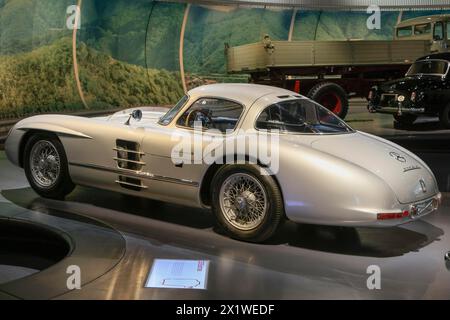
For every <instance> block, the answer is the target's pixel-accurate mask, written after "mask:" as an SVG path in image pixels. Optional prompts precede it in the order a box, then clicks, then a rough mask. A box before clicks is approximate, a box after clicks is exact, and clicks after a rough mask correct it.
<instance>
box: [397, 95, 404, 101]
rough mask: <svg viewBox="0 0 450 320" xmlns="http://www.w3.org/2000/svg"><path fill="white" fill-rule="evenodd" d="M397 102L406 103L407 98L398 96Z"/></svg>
mask: <svg viewBox="0 0 450 320" xmlns="http://www.w3.org/2000/svg"><path fill="white" fill-rule="evenodd" d="M397 100H398V101H399V102H403V101H405V96H398V98H397Z"/></svg>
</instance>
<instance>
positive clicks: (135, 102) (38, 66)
mask: <svg viewBox="0 0 450 320" xmlns="http://www.w3.org/2000/svg"><path fill="white" fill-rule="evenodd" d="M77 52H78V54H77V57H78V63H79V72H80V81H81V84H82V88H83V92H84V95H85V98H86V101H87V103H88V105H89V107H90V108H92V109H109V108H115V107H130V106H141V105H154V104H172V103H175V102H176V101H177V99H178V98H179V97H180V96H181V95H182V94H183V90H182V88H181V85H180V79H179V74H178V73H174V72H168V71H165V70H153V69H149V70H146V69H145V68H142V67H140V66H135V65H130V64H126V63H123V62H119V61H117V60H114V59H113V58H111V57H110V56H108V55H106V54H103V53H99V52H98V51H96V50H93V49H91V48H89V47H87V46H86V45H85V44H84V43H81V44H80V45H79V48H78V50H77ZM74 79H75V78H74V73H73V63H72V47H71V41H70V39H61V40H58V41H57V42H55V43H54V44H52V45H49V46H43V47H41V48H39V49H36V50H34V51H32V52H29V53H24V54H19V55H15V56H2V57H0V118H2V119H5V118H16V117H24V116H27V115H30V114H34V113H44V112H65V111H75V110H82V109H83V108H84V106H83V104H82V103H81V100H80V97H79V95H78V91H77V87H76V83H75V80H74Z"/></svg>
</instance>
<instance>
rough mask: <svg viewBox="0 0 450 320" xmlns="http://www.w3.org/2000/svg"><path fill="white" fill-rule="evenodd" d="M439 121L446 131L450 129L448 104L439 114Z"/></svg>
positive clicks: (449, 106)
mask: <svg viewBox="0 0 450 320" xmlns="http://www.w3.org/2000/svg"><path fill="white" fill-rule="evenodd" d="M439 121H440V122H441V124H442V126H443V127H444V128H446V129H450V104H448V105H447V106H446V107H445V108H444V109H442V110H441V112H440V114H439Z"/></svg>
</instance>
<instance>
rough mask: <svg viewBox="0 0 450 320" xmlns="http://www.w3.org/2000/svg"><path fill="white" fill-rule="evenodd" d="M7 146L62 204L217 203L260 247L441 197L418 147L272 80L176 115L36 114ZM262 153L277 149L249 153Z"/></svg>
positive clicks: (412, 209) (399, 217) (199, 93)
mask: <svg viewBox="0 0 450 320" xmlns="http://www.w3.org/2000/svg"><path fill="white" fill-rule="evenodd" d="M260 136H264V138H263V139H261V138H260ZM255 137H256V139H255ZM258 137H259V138H258ZM246 138H248V139H246ZM252 139H253V140H252ZM242 141H244V143H241V144H240V146H241V147H239V143H240V142H242ZM261 141H265V142H264V143H262V142H261ZM268 142H269V143H268ZM260 143H262V144H268V145H269V147H267V146H265V148H261V146H260V145H259V144H260ZM211 145H213V146H214V147H211ZM230 145H231V147H230ZM242 146H243V147H242ZM266 147H267V148H266ZM5 148H6V154H7V156H8V158H9V160H10V161H11V162H12V163H14V164H16V165H17V166H20V167H22V168H24V170H25V173H26V176H27V178H28V180H29V183H30V185H31V187H32V188H33V189H34V190H35V191H36V192H37V193H38V194H39V195H41V196H43V197H49V198H57V199H63V198H64V197H65V196H66V195H67V194H68V193H70V192H71V191H72V190H73V188H74V187H75V185H84V186H90V187H96V188H101V189H108V190H111V191H117V192H122V193H126V194H130V195H136V196H142V197H146V198H151V199H156V200H161V201H167V202H173V203H178V204H182V205H186V206H194V207H202V208H211V209H212V211H213V212H214V214H215V216H216V218H217V222H218V224H219V225H220V226H221V227H222V228H223V230H224V231H225V232H226V233H227V234H228V235H230V236H231V237H234V238H237V239H241V240H246V241H254V242H260V241H264V240H266V239H268V238H269V237H270V236H272V235H273V234H274V232H275V231H276V230H277V228H278V227H279V226H280V224H281V223H282V222H283V220H285V219H289V220H292V221H295V222H303V223H312V224H324V225H338V226H374V227H388V226H394V225H398V224H402V223H406V222H409V221H412V220H414V219H418V218H420V217H422V216H424V215H426V214H428V213H430V212H432V211H434V210H436V208H437V207H438V205H439V203H440V199H441V195H440V193H439V190H438V187H437V184H436V179H435V177H434V176H433V173H432V172H431V170H430V169H429V168H428V167H427V165H426V164H425V163H424V162H423V161H422V160H421V159H419V158H418V157H417V156H415V155H414V154H412V153H411V152H409V151H407V150H405V149H403V148H401V147H400V146H398V145H396V144H394V143H392V142H389V141H386V140H383V139H381V138H378V137H376V136H372V135H369V134H366V133H363V132H357V131H354V130H353V129H352V128H350V127H349V126H348V125H347V124H345V123H344V122H343V121H342V120H340V119H339V118H337V117H336V116H334V115H333V114H332V113H331V112H329V111H328V110H327V109H325V108H324V107H322V106H320V105H318V104H317V103H315V102H313V101H311V100H309V99H307V98H305V97H303V96H300V95H298V94H297V93H295V92H291V91H287V90H284V89H280V88H275V87H268V86H261V85H250V84H215V85H208V86H203V87H199V88H196V89H193V90H191V91H190V92H189V93H188V94H187V95H186V96H184V97H183V98H181V100H180V101H179V102H178V103H177V104H176V105H175V106H174V107H173V108H172V109H170V110H169V111H168V112H166V113H164V112H157V111H155V109H150V108H141V109H128V110H124V111H121V112H118V113H116V114H113V115H111V116H109V117H102V118H83V117H75V116H67V115H40V116H34V117H31V118H27V119H25V120H22V121H20V122H19V123H17V124H16V125H15V126H14V128H13V129H12V130H11V131H10V133H9V136H8V139H7V141H6V145H5ZM220 148H222V149H221V151H220V152H219V151H218V150H219V149H220ZM258 148H259V149H264V150H265V149H267V150H266V151H270V152H261V150H259V151H258V152H250V151H252V150H253V151H254V150H256V149H258ZM199 150H200V152H199ZM208 150H209V151H211V150H214V152H207V151H208ZM206 158H208V161H206V160H207V159H206Z"/></svg>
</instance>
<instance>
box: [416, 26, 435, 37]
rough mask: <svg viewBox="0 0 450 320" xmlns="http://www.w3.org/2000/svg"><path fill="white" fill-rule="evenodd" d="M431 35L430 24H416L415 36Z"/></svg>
mask: <svg viewBox="0 0 450 320" xmlns="http://www.w3.org/2000/svg"><path fill="white" fill-rule="evenodd" d="M429 33H431V24H430V23H424V24H416V25H415V26H414V35H416V36H421V35H424V34H429Z"/></svg>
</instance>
